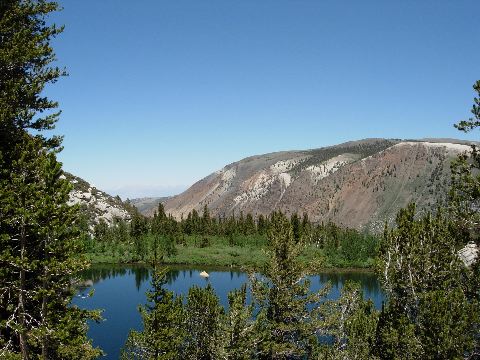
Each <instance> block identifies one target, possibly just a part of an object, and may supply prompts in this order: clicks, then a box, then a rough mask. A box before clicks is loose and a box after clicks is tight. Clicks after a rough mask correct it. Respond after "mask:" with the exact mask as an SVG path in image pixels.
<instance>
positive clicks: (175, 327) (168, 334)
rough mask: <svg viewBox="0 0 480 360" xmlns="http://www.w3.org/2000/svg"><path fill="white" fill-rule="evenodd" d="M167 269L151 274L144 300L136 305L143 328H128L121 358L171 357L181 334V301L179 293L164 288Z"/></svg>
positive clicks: (150, 359)
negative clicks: (177, 294) (150, 286)
mask: <svg viewBox="0 0 480 360" xmlns="http://www.w3.org/2000/svg"><path fill="white" fill-rule="evenodd" d="M167 271H168V269H166V268H163V269H158V267H157V266H156V265H155V266H154V270H153V274H152V282H151V285H152V290H150V291H148V292H147V299H148V303H147V304H146V305H144V306H140V307H139V311H140V314H141V316H142V321H143V330H142V331H136V330H131V331H130V334H129V335H128V338H127V341H126V343H125V346H124V348H123V349H122V353H121V358H122V359H125V360H127V359H128V360H134V359H142V360H175V359H179V358H180V355H179V354H180V349H181V345H182V343H183V339H184V336H185V333H184V330H183V318H184V314H183V304H182V299H181V297H175V296H174V294H173V292H171V291H168V290H166V289H165V287H164V286H165V284H166V282H167V281H166V275H167Z"/></svg>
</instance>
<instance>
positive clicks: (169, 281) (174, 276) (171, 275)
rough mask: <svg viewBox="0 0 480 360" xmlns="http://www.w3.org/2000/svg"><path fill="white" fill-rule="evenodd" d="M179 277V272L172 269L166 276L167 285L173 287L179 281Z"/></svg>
mask: <svg viewBox="0 0 480 360" xmlns="http://www.w3.org/2000/svg"><path fill="white" fill-rule="evenodd" d="M179 275H180V271H179V270H173V269H170V270H169V271H168V273H167V275H166V280H167V284H168V285H172V284H173V283H174V282H175V281H177V279H178V276H179Z"/></svg>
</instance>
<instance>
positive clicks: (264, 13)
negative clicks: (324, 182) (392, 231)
mask: <svg viewBox="0 0 480 360" xmlns="http://www.w3.org/2000/svg"><path fill="white" fill-rule="evenodd" d="M60 4H61V5H62V6H63V11H61V12H59V13H56V14H55V15H53V16H51V17H50V19H49V21H50V22H54V23H56V24H59V25H62V24H63V25H65V31H64V33H63V34H61V35H60V36H59V37H58V38H57V39H55V40H54V41H53V43H52V44H53V47H54V49H55V51H56V54H57V58H58V62H57V65H59V66H65V67H66V69H67V71H68V73H69V76H68V77H64V78H62V79H60V80H59V81H58V82H57V83H55V84H52V85H51V86H49V87H48V88H47V89H46V95H48V96H49V97H51V98H52V99H55V100H58V101H59V104H60V109H61V110H62V115H61V119H60V121H59V123H58V125H57V128H56V130H55V132H56V133H57V134H62V135H64V136H65V138H64V142H63V145H64V150H63V152H62V153H61V154H60V155H59V158H60V160H61V161H62V162H63V164H64V169H65V170H67V171H69V172H71V173H73V174H75V175H77V176H80V177H82V178H84V179H85V180H87V181H89V182H91V183H92V184H94V185H95V186H96V187H98V188H99V189H102V190H105V191H107V192H109V193H111V194H112V195H116V194H119V195H120V196H121V197H122V198H135V197H143V196H166V195H174V194H176V193H179V192H181V191H183V190H185V189H186V188H187V187H188V186H190V185H191V184H193V183H194V182H196V181H198V180H200V179H201V178H203V177H205V176H206V175H208V174H209V173H211V172H213V171H216V170H219V169H221V168H222V167H223V166H225V165H227V164H229V163H232V162H234V161H238V160H240V159H242V158H245V157H247V156H250V155H255V154H263V153H268V152H274V151H281V150H292V149H298V150H301V149H311V148H318V147H322V146H328V145H334V144H338V143H341V142H345V141H350V140H355V139H363V138H372V137H383V138H402V139H414V138H427V137H428V138H431V137H442V138H445V137H448V138H459V139H469V140H479V138H480V136H479V134H478V132H477V133H470V134H463V133H460V132H459V131H457V130H456V129H455V128H454V127H453V124H454V123H456V122H458V121H459V120H461V119H464V118H467V117H469V115H470V109H471V107H472V104H473V97H474V95H475V94H474V92H473V89H472V85H473V83H474V82H475V81H476V80H478V79H480V47H479V46H478V39H479V35H480V28H479V27H478V14H479V13H480V1H478V0H449V1H445V0H422V1H418V0H402V1H393V0H377V1H374V0H363V1H358V0H348V1H347V0H329V1H324V0H203V1H199V0H171V1H162V0H139V1H134V2H133V1H126V0H125V1H124V0H101V1H99V0H82V1H74V0H63V1H62V0H60Z"/></svg>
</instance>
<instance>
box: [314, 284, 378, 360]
mask: <svg viewBox="0 0 480 360" xmlns="http://www.w3.org/2000/svg"><path fill="white" fill-rule="evenodd" d="M321 308H322V311H321V313H322V317H323V319H324V322H323V325H322V332H321V334H322V335H323V336H324V337H326V338H329V339H330V343H329V344H328V345H327V344H326V345H324V346H322V347H321V348H320V349H319V352H318V354H317V357H318V359H329V360H337V359H338V360H340V359H349V360H350V359H351V360H354V359H358V360H374V359H376V357H375V356H374V355H373V346H372V345H373V343H374V341H375V332H376V328H377V321H378V312H377V311H376V310H375V309H374V306H373V303H372V302H371V301H365V300H364V299H363V294H362V291H361V288H360V285H359V284H356V283H353V282H350V281H347V282H346V283H345V284H344V286H343V288H342V293H341V296H340V298H339V299H338V300H330V301H326V302H325V303H324V304H322V306H321Z"/></svg>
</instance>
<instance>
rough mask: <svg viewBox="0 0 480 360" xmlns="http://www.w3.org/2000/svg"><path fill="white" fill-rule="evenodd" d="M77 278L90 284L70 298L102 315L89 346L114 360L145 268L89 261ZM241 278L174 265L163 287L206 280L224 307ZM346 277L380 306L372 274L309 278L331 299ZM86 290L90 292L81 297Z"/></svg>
mask: <svg viewBox="0 0 480 360" xmlns="http://www.w3.org/2000/svg"><path fill="white" fill-rule="evenodd" d="M202 270H207V272H208V273H209V275H210V277H209V278H208V279H204V278H202V277H201V276H200V272H201V271H202ZM82 279H84V280H89V283H90V285H89V286H86V287H84V288H81V289H80V290H79V293H78V295H77V296H75V298H74V299H73V303H74V304H75V305H78V306H79V307H81V308H84V309H103V310H104V311H103V317H104V320H103V321H102V322H101V323H99V324H97V323H92V324H90V329H89V332H88V334H89V336H90V337H91V338H92V339H93V343H94V345H96V346H99V347H100V348H101V349H103V351H104V352H105V353H106V354H107V355H106V357H105V358H106V359H118V358H119V354H120V349H121V347H122V346H123V344H124V343H125V340H126V338H127V335H128V332H129V331H130V329H132V328H133V329H137V330H140V329H141V318H140V315H139V313H138V310H137V308H138V305H141V304H144V303H145V302H146V296H145V292H146V291H147V290H148V289H149V288H150V269H148V268H147V267H142V266H118V265H108V266H105V265H103V266H95V267H93V268H91V269H89V270H88V271H86V272H85V273H84V274H82ZM247 280H248V276H247V274H246V273H244V272H241V271H230V270H218V269H217V270H215V269H204V268H202V269H199V268H192V267H184V268H181V267H174V268H172V269H171V270H170V272H169V274H168V285H167V288H168V289H169V290H172V291H174V292H175V293H176V294H179V295H180V294H181V295H186V294H187V293H188V289H189V288H190V287H191V286H192V285H198V286H206V285H207V284H208V283H210V284H211V285H212V287H213V288H214V289H215V291H216V293H217V295H218V296H219V298H220V301H221V303H222V304H223V305H224V306H226V305H227V294H228V293H229V292H230V291H232V290H233V289H237V288H239V287H241V286H242V284H244V283H245V282H247ZM347 280H352V281H356V282H358V283H360V284H361V286H362V288H363V293H364V296H365V297H366V298H368V299H371V300H372V301H373V303H374V304H375V306H376V307H377V308H380V307H381V305H382V301H383V299H384V296H383V294H382V291H381V289H380V284H379V283H378V280H377V278H376V276H375V275H374V274H373V273H369V272H345V273H338V272H335V273H331V272H329V273H322V274H319V275H316V276H312V277H311V288H312V290H313V291H315V290H318V289H320V288H322V287H324V286H325V284H326V283H327V282H330V283H331V285H332V290H331V293H330V295H329V298H332V299H334V298H337V297H338V296H339V295H340V291H341V289H342V286H343V284H344V283H345V281H347ZM92 289H93V290H94V291H95V293H94V295H93V296H92V297H87V296H86V295H87V294H88V292H89V291H90V290H92Z"/></svg>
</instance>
